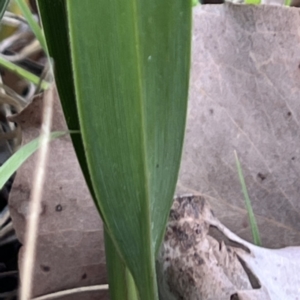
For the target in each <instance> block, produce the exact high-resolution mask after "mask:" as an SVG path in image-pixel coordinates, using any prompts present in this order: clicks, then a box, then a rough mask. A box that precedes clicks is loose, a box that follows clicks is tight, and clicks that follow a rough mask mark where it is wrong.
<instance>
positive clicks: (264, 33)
mask: <svg viewBox="0 0 300 300" xmlns="http://www.w3.org/2000/svg"><path fill="white" fill-rule="evenodd" d="M299 22H300V14H299V10H298V9H297V8H287V7H275V6H248V5H229V4H226V5H207V6H197V7H196V8H195V9H194V32H193V60H192V77H191V89H190V102H189V116H188V122H187V131H186V140H185V148H184V155H183V162H182V166H181V171H180V179H179V183H178V189H177V193H178V194H182V193H200V194H202V195H204V196H205V197H206V198H207V199H208V201H209V203H210V204H211V206H212V207H213V209H214V211H215V212H216V215H217V216H218V218H219V219H220V221H222V223H224V224H225V225H226V226H227V227H228V228H230V229H231V230H232V231H234V232H235V233H236V234H238V235H239V236H241V237H243V238H245V239H246V240H252V237H251V231H250V227H249V223H248V217H247V213H246V210H245V204H244V199H243V195H242V193H241V186H240V183H239V179H238V174H237V169H236V164H235V158H234V150H237V154H238V156H239V159H240V161H241V164H242V168H243V171H244V175H245V180H246V184H247V187H248V190H249V195H250V198H251V201H252V205H253V209H254V213H255V215H256V217H257V221H258V226H259V230H260V232H261V237H262V243H263V245H264V246H266V247H283V246H286V245H298V244H300V221H299V220H300V201H299V195H300V184H299V174H300V148H299V145H300V130H299V124H300V43H299V42H300V31H299V26H298V25H299Z"/></svg>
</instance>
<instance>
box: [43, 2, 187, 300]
mask: <svg viewBox="0 0 300 300" xmlns="http://www.w3.org/2000/svg"><path fill="white" fill-rule="evenodd" d="M66 3H67V12H66V11H65V6H64V1H62V0H56V1H52V0H51V2H50V0H40V1H39V8H40V13H41V16H42V22H43V28H44V32H45V36H46V40H47V45H48V49H49V53H50V55H51V56H52V57H53V58H54V61H55V70H56V81H57V85H58V90H59V93H60V97H61V100H62V104H63V108H64V112H65V114H66V118H67V122H68V126H69V128H70V123H71V121H70V119H72V118H73V120H74V122H75V123H73V124H75V128H74V127H73V128H70V129H75V130H76V129H79V128H80V129H81V132H82V138H83V144H84V147H85V154H86V157H85V158H86V162H87V164H88V171H87V169H86V170H84V174H85V177H86V179H87V181H89V180H91V182H92V186H91V185H90V189H91V191H92V192H93V193H94V198H95V200H96V204H97V206H98V208H99V209H100V212H101V215H102V218H103V220H104V222H105V225H106V228H107V231H108V233H109V235H110V237H111V239H112V242H113V244H114V245H115V247H116V249H115V250H116V251H117V252H116V253H118V254H119V255H120V256H121V258H122V260H123V261H124V262H125V264H126V265H127V266H128V267H129V269H130V271H131V273H132V275H133V278H134V280H135V283H136V285H137V287H138V289H139V293H140V299H156V298H157V288H156V275H155V264H154V261H155V254H156V252H157V251H158V248H159V245H160V243H161V240H162V237H163V234H164V228H165V224H166V221H167V216H168V213H169V209H170V206H171V203H172V198H173V193H174V189H175V185H176V180H177V175H178V169H179V164H180V157H181V149H182V143H183V134H184V126H185V117H186V107H187V90H188V75H189V60H190V35H191V1H186V0H179V1H175V2H174V1H171V0H165V1H158V0H154V1H146V0H140V1H137V0H130V1H121V0H113V1H102V0H101V1H99V0H90V1H80V0H71V1H66ZM66 13H67V15H68V18H66V15H65V14H66ZM67 19H68V20H67ZM66 22H68V26H69V31H70V33H69V34H70V48H69V44H68V42H69V41H68V40H67V38H66V35H67V34H66V32H67V26H66ZM61 29H62V31H61ZM56 34H57V37H56ZM51 46H52V47H53V48H52V50H51ZM65 46H66V47H65ZM59 49H60V50H61V53H59ZM68 51H70V53H68ZM63 57H64V58H66V59H63ZM70 57H71V58H72V67H73V71H74V74H73V76H69V75H70V66H71V63H70ZM65 67H67V68H69V69H65ZM67 76H68V77H67ZM66 77H67V78H68V80H69V83H68V84H66V85H64V84H63V82H65V81H66ZM71 78H74V85H75V91H76V106H75V105H74V102H73V100H74V97H67V96H66V95H70V94H71V93H72V92H73V86H74V85H73V83H72V84H71V83H70V79H71ZM75 108H77V111H78V114H77V111H75V112H74V109H75ZM71 111H72V112H71ZM77 116H78V117H79V121H80V126H79V124H78V119H77ZM69 118H70V119H69ZM68 119H69V121H68ZM74 144H75V143H74ZM78 145H79V146H78ZM78 145H77V146H78V147H81V145H80V143H79V144H78ZM75 147H76V145H75ZM77 155H78V156H79V159H80V155H83V152H82V151H77ZM83 165H85V161H84V160H82V161H81V166H83ZM108 257H109V255H108Z"/></svg>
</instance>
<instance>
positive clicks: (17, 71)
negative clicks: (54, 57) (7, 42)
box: [0, 55, 50, 90]
mask: <svg viewBox="0 0 300 300" xmlns="http://www.w3.org/2000/svg"><path fill="white" fill-rule="evenodd" d="M0 66H2V67H3V68H5V69H7V70H9V71H11V72H13V73H15V74H17V75H18V76H20V77H21V78H24V79H26V80H28V81H29V82H32V83H33V84H35V85H38V84H40V81H41V80H40V78H39V77H37V76H35V75H34V74H32V73H30V72H28V71H27V70H25V69H23V68H21V67H19V66H17V65H15V64H14V63H12V62H10V61H8V60H7V59H5V58H4V57H2V56H1V55H0ZM49 87H50V83H49V82H47V81H44V80H43V81H42V82H41V88H42V89H43V90H47V89H48V88H49Z"/></svg>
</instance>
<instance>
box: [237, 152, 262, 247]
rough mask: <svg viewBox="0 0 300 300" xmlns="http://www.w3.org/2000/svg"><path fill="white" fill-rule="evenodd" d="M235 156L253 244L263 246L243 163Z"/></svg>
mask: <svg viewBox="0 0 300 300" xmlns="http://www.w3.org/2000/svg"><path fill="white" fill-rule="evenodd" d="M234 155H235V161H236V166H237V170H238V175H239V179H240V183H241V187H242V192H243V195H244V199H245V204H246V209H247V212H248V216H249V222H250V226H251V231H252V236H253V242H254V244H255V245H257V246H261V240H260V234H259V229H258V226H257V222H256V218H255V215H254V213H253V209H252V205H251V200H250V197H249V194H248V190H247V186H246V182H245V179H244V175H243V170H242V167H241V163H240V161H239V158H238V156H237V153H236V151H234Z"/></svg>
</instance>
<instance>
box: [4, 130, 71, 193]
mask: <svg viewBox="0 0 300 300" xmlns="http://www.w3.org/2000/svg"><path fill="white" fill-rule="evenodd" d="M64 134H66V132H65V131H55V132H52V133H51V137H50V139H51V140H54V139H56V138H59V137H61V136H63V135H64ZM39 140H40V139H39V138H36V139H34V140H33V141H31V142H29V143H28V144H26V145H24V146H22V147H21V148H20V149H19V150H18V151H17V152H15V153H14V154H13V155H12V156H11V157H10V158H9V159H8V160H7V161H6V162H5V163H4V164H3V165H2V166H1V167H0V189H2V188H3V186H4V184H5V183H6V182H7V180H8V179H9V178H10V177H11V176H12V175H13V174H14V173H15V172H16V171H17V170H18V169H19V168H20V166H21V165H22V164H23V163H24V162H25V161H26V160H27V159H28V158H29V157H30V156H31V155H32V154H33V153H34V152H35V151H36V150H37V149H38V148H39V146H40V143H39Z"/></svg>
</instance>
